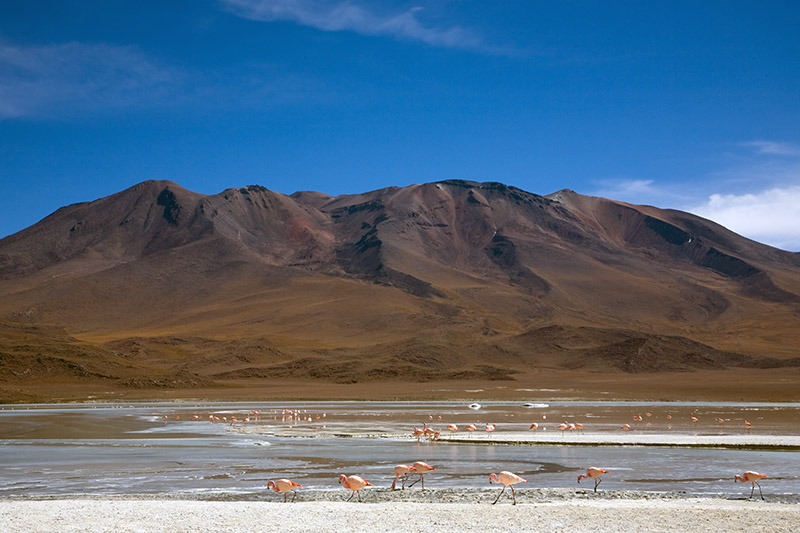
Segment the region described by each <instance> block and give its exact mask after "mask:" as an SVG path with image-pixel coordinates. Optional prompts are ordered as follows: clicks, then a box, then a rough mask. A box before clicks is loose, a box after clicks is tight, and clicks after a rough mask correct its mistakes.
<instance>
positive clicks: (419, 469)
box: [408, 461, 436, 490]
mask: <svg viewBox="0 0 800 533" xmlns="http://www.w3.org/2000/svg"><path fill="white" fill-rule="evenodd" d="M411 468H412V470H411V471H409V474H419V479H418V480H417V481H422V490H425V479H424V478H423V477H422V476H424V475H425V474H427V473H428V472H430V471H431V470H436V469H435V468H434V467H432V466H431V465H429V464H428V463H423V462H422V461H417V462H416V463H414V464H413V465H412V466H411ZM417 481H415V482H414V483H412V484H411V485H409V486H408V488H411V487H413V486H414V485H415V484H416V483H417Z"/></svg>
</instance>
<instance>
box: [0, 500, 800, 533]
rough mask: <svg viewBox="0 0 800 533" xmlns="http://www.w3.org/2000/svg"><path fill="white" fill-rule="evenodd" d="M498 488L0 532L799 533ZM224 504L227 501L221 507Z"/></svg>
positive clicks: (75, 513)
mask: <svg viewBox="0 0 800 533" xmlns="http://www.w3.org/2000/svg"><path fill="white" fill-rule="evenodd" d="M508 492H509V491H506V494H504V495H503V496H502V498H501V499H500V501H499V502H498V504H497V505H491V502H492V501H493V500H494V498H495V497H496V495H497V494H498V493H499V490H498V489H493V490H457V489H440V490H426V491H424V493H423V492H422V491H414V492H410V491H406V492H405V493H402V492H400V491H397V492H395V493H391V491H388V490H375V489H370V490H365V491H364V494H363V498H364V500H365V502H363V503H357V502H355V500H354V501H352V502H349V503H347V502H344V499H345V497H346V495H347V494H346V492H345V491H344V490H342V491H305V492H301V493H300V494H299V495H298V498H297V502H296V503H286V504H284V503H281V501H280V500H281V497H280V496H279V495H274V494H266V495H265V500H267V501H262V500H259V501H244V500H235V499H227V498H226V497H225V496H224V495H220V496H217V497H215V496H209V495H205V496H203V498H204V499H193V500H189V499H179V498H181V497H177V496H169V495H163V496H161V497H157V498H154V497H152V496H146V497H132V496H126V497H119V498H105V497H103V498H95V497H80V498H77V497H76V498H65V499H62V498H54V499H40V500H30V499H5V500H0V525H2V530H3V531H10V532H17V531H19V532H23V531H24V532H71V531H76V532H77V531H80V532H84V531H89V532H94V531H104V532H105V531H115V532H140V531H141V532H153V531H154V532H160V531H170V532H171V531H187V532H188V531H192V532H205V531H209V532H211V531H237V532H238V531H334V530H341V529H347V530H353V531H392V532H404V531H408V532H411V531H434V530H435V531H547V532H556V531H565V532H566V531H569V532H576V531H578V532H580V531H592V532H604V531H609V532H611V531H615V532H616V531H637V532H640V531H642V532H652V531H663V532H666V531H708V532H717V531H718V532H723V531H724V532H731V531H764V532H792V533H796V532H797V531H798V524H800V504H787V503H775V502H762V501H760V500H747V499H736V500H728V499H716V498H686V497H682V496H680V495H676V494H661V495H659V494H650V493H648V494H644V493H628V492H614V491H609V492H600V493H597V494H595V493H591V492H584V491H566V490H563V491H535V490H525V489H522V490H520V491H518V492H517V500H518V502H519V504H518V505H516V506H514V505H511V498H510V495H509V494H508ZM221 500H224V501H221Z"/></svg>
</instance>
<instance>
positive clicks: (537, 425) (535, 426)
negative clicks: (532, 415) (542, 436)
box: [528, 422, 539, 429]
mask: <svg viewBox="0 0 800 533" xmlns="http://www.w3.org/2000/svg"><path fill="white" fill-rule="evenodd" d="M538 427H539V424H537V423H536V422H534V423H533V424H531V427H530V428H528V429H536V428H538Z"/></svg>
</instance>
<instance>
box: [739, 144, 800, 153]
mask: <svg viewBox="0 0 800 533" xmlns="http://www.w3.org/2000/svg"><path fill="white" fill-rule="evenodd" d="M739 145H740V146H746V147H748V148H752V149H753V150H755V151H756V153H758V154H766V155H800V146H798V145H796V144H792V143H787V142H777V141H748V142H743V143H739Z"/></svg>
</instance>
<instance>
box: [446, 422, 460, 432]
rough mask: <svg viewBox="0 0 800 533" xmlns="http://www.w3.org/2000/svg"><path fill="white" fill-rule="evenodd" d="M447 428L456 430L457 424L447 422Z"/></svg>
mask: <svg viewBox="0 0 800 533" xmlns="http://www.w3.org/2000/svg"><path fill="white" fill-rule="evenodd" d="M447 429H449V430H450V431H458V426H457V425H455V424H447Z"/></svg>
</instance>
